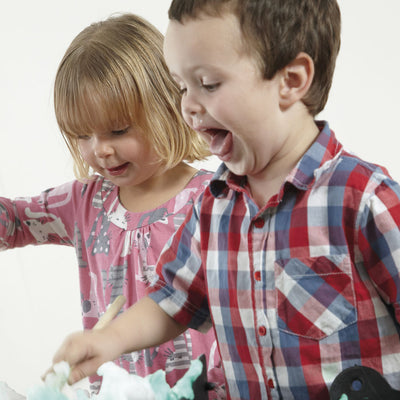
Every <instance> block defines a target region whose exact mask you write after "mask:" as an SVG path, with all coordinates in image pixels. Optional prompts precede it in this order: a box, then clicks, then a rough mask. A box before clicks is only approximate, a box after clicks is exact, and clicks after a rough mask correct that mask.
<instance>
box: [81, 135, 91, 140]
mask: <svg viewBox="0 0 400 400" xmlns="http://www.w3.org/2000/svg"><path fill="white" fill-rule="evenodd" d="M90 138H91V136H89V135H78V140H89V139H90Z"/></svg>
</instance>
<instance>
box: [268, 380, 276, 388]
mask: <svg viewBox="0 0 400 400" xmlns="http://www.w3.org/2000/svg"><path fill="white" fill-rule="evenodd" d="M268 387H269V388H270V389H274V388H275V385H274V381H273V380H272V379H268Z"/></svg>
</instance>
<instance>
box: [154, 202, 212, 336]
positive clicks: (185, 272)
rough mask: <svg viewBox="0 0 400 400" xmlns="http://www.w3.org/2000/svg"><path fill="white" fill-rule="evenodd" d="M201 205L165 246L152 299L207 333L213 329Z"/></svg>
mask: <svg viewBox="0 0 400 400" xmlns="http://www.w3.org/2000/svg"><path fill="white" fill-rule="evenodd" d="M198 215H199V214H198V203H196V205H195V206H194V207H192V209H191V211H190V212H189V213H188V215H187V217H186V219H185V221H184V222H183V224H182V225H181V226H180V228H179V229H178V230H177V231H176V233H175V234H174V235H173V236H172V237H171V239H170V240H169V241H168V243H167V245H166V246H165V248H164V250H163V252H162V253H161V256H160V258H159V261H158V263H157V279H156V280H155V281H154V282H153V284H152V285H151V287H150V288H149V289H148V294H149V296H150V297H151V298H152V299H153V300H154V301H156V302H157V303H158V304H159V306H160V307H161V308H162V309H163V310H164V311H165V312H166V313H167V314H169V315H170V316H171V317H172V318H174V319H175V320H176V321H177V322H179V323H180V324H182V325H186V326H188V327H189V328H193V329H197V330H199V331H200V332H207V331H208V330H209V328H210V327H211V326H212V323H211V318H210V312H209V307H208V300H207V293H206V285H205V276H204V269H203V262H202V255H201V251H200V232H199V217H198Z"/></svg>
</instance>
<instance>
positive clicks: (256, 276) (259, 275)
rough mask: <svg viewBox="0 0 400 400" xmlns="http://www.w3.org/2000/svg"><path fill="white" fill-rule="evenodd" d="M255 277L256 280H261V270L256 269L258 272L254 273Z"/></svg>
mask: <svg viewBox="0 0 400 400" xmlns="http://www.w3.org/2000/svg"><path fill="white" fill-rule="evenodd" d="M254 279H255V280H256V281H261V272H260V271H256V272H255V273H254Z"/></svg>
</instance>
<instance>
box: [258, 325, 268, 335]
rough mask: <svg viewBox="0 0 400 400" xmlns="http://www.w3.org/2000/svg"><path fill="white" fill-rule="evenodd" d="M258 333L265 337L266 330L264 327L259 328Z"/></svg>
mask: <svg viewBox="0 0 400 400" xmlns="http://www.w3.org/2000/svg"><path fill="white" fill-rule="evenodd" d="M258 333H259V335H260V336H265V335H266V334H267V328H266V327H265V326H260V327H259V328H258Z"/></svg>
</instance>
